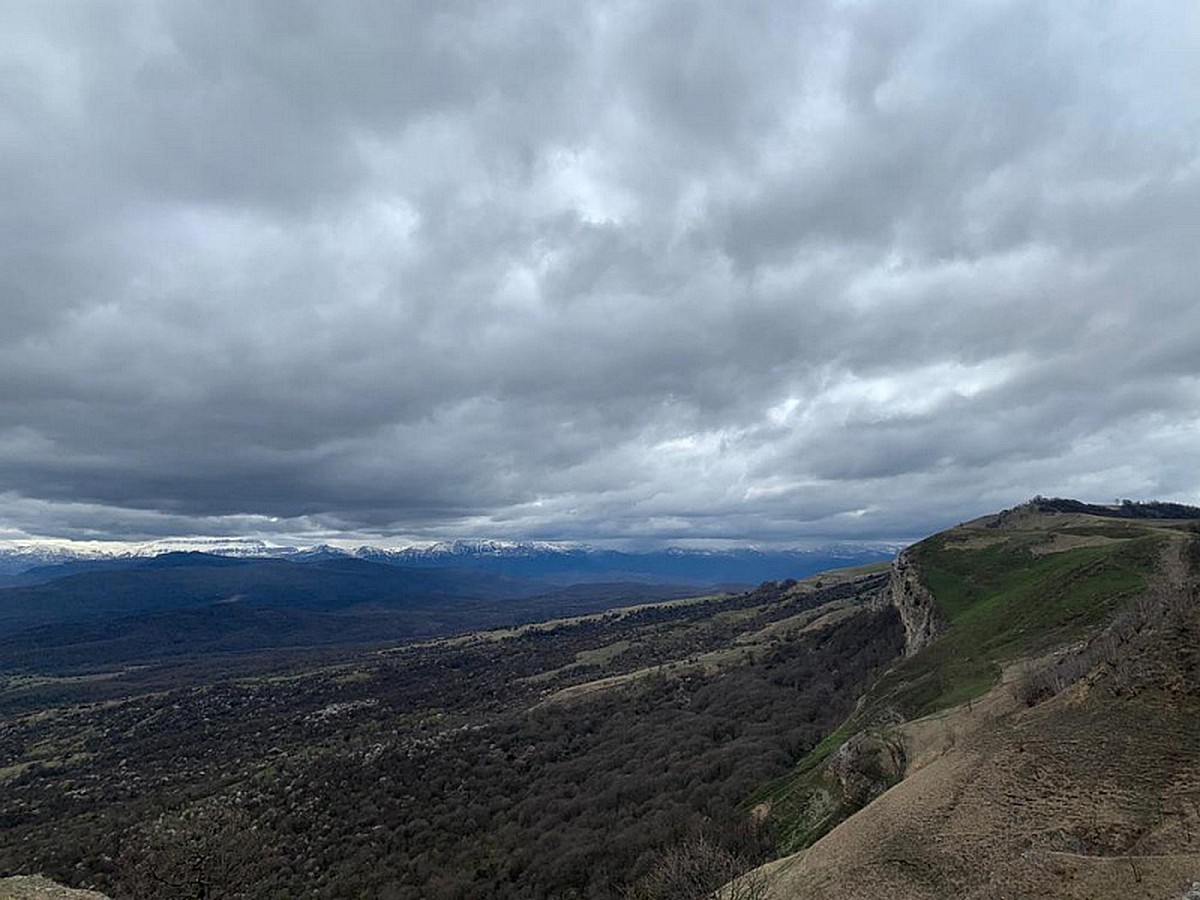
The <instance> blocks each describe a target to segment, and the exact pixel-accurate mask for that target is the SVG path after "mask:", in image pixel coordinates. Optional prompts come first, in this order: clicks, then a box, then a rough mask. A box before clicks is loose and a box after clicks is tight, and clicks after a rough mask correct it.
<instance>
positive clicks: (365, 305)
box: [0, 2, 1200, 542]
mask: <svg viewBox="0 0 1200 900" xmlns="http://www.w3.org/2000/svg"><path fill="white" fill-rule="evenodd" d="M548 9H550V8H548V7H546V5H545V4H533V3H520V2H501V3H488V4H482V3H467V2H461V3H440V4H388V3H373V2H361V3H338V4H329V3H315V2H314V3H310V4H293V5H291V6H289V8H288V9H287V11H286V14H284V11H283V8H282V7H280V6H279V5H278V4H272V3H247V4H236V5H233V6H214V5H213V4H209V3H201V2H194V3H188V2H172V3H125V2H122V3H110V4H103V3H83V2H79V3H74V4H72V3H68V4H56V5H54V6H48V5H44V4H27V3H17V2H5V3H0V17H2V21H3V23H4V25H5V32H6V34H8V35H9V40H7V41H6V42H5V48H4V49H2V50H0V73H3V77H0V147H2V148H3V152H2V153H0V192H2V195H3V196H4V197H5V198H7V199H6V200H5V202H4V203H3V204H0V229H2V230H3V234H4V236H5V237H4V240H3V242H0V314H2V315H3V320H4V323H5V327H4V328H3V329H2V330H0V536H2V535H3V534H16V535H19V534H56V535H65V536H76V537H106V536H107V537H124V536H128V537H150V536H156V535H158V534H169V533H180V532H192V533H222V534H224V533H232V532H238V531H247V530H249V531H256V532H260V533H270V532H271V531H278V532H280V533H301V532H302V533H308V532H312V533H316V532H322V533H329V532H336V531H339V530H344V531H347V532H352V533H356V534H367V535H370V534H379V535H388V534H393V533H405V534H426V535H430V536H454V535H466V534H471V535H487V536H497V537H538V538H572V539H603V538H645V539H666V540H669V539H673V538H697V537H714V538H718V537H719V538H744V539H750V540H760V541H767V540H770V541H785V542H786V541H799V540H804V539H818V538H828V537H839V538H841V537H864V538H875V537H902V536H907V535H915V534H920V533H921V532H922V531H924V530H927V529H928V528H932V527H937V526H940V525H942V524H945V523H946V522H947V521H948V520H952V519H953V518H955V517H958V516H960V515H965V514H968V513H971V512H975V511H983V510H987V509H989V508H992V507H995V506H998V505H1004V504H1008V503H1011V502H1014V501H1018V500H1020V499H1023V498H1024V497H1026V496H1028V495H1030V494H1032V493H1035V492H1044V493H1060V492H1061V493H1074V494H1079V495H1085V496H1087V497H1088V498H1089V499H1091V498H1097V499H1105V498H1109V497H1111V496H1117V495H1121V496H1139V497H1140V496H1151V495H1153V496H1161V497H1165V498H1171V499H1182V500H1192V501H1195V500H1196V499H1197V498H1198V497H1200V477H1198V476H1197V475H1196V474H1195V472H1194V467H1193V466H1191V465H1188V464H1187V460H1188V458H1189V454H1191V453H1192V452H1193V451H1194V448H1195V447H1196V446H1197V443H1198V442H1197V438H1198V437H1200V393H1198V392H1200V363H1197V360H1198V359H1200V312H1197V310H1196V303H1195V287H1194V284H1195V260H1196V258H1197V251H1200V224H1198V223H1200V218H1198V217H1197V215H1196V212H1195V211H1196V210H1197V209H1200V124H1198V120H1197V116H1196V114H1195V110H1196V109H1200V102H1198V101H1200V96H1198V94H1200V88H1198V87H1197V86H1198V85H1200V79H1197V78H1196V75H1197V74H1198V70H1200V63H1198V61H1197V53H1196V50H1195V46H1194V40H1193V39H1192V38H1191V36H1193V35H1194V34H1196V33H1197V26H1200V19H1198V17H1200V14H1198V13H1197V12H1196V11H1195V10H1194V9H1192V8H1190V7H1187V6H1184V5H1179V4H1168V3H1149V4H1146V3H1140V4H1132V3H1128V4H1126V3H1110V4H1104V5H1102V6H1099V7H1098V6H1097V5H1095V4H1085V3H1082V2H1081V3H1070V2H1065V3H1056V4H1053V5H1052V6H1049V7H1048V6H1046V5H1045V4H1038V3H1032V2H1026V3H1021V2H993V3H967V4H956V5H955V6H953V7H950V8H947V7H946V6H945V5H944V4H932V3H921V2H902V3H895V2H886V3H885V2H876V3H872V2H810V3H802V4H801V3H769V2H763V3H751V4H746V5H744V6H741V7H739V8H738V9H737V10H734V9H732V8H731V7H714V6H711V5H705V4H693V3H661V4H643V3H619V2H613V3H593V4H590V5H582V4H581V5H568V6H562V7H558V6H555V7H552V9H553V10H554V11H553V12H549V11H548Z"/></svg>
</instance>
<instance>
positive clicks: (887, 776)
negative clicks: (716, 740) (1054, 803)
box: [750, 510, 1186, 851]
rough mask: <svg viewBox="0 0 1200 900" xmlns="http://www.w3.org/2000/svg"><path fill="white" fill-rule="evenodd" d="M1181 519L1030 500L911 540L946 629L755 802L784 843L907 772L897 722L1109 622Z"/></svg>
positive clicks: (794, 843) (958, 698) (1175, 536)
mask: <svg viewBox="0 0 1200 900" xmlns="http://www.w3.org/2000/svg"><path fill="white" fill-rule="evenodd" d="M1181 526H1183V527H1185V528H1186V523H1179V522H1158V521H1146V520H1136V521H1132V520H1129V521H1127V520H1114V519H1112V518H1107V519H1101V518H1098V517H1093V516H1089V515H1079V514H1069V515H1062V514H1059V513H1057V512H1055V511H1051V512H1041V511H1038V510H1027V511H1024V512H1018V513H1017V514H1009V515H1001V516H995V517H988V518H987V519H984V520H980V521H978V522H972V523H968V524H966V525H963V526H960V527H958V528H955V529H952V530H950V531H948V532H944V533H942V534H938V535H935V536H933V537H930V538H928V539H926V540H925V541H922V542H921V543H919V544H917V545H915V546H914V547H912V548H910V550H909V551H908V553H909V557H910V558H911V559H912V561H913V562H914V564H915V565H916V567H917V570H918V571H919V573H920V576H921V579H922V581H923V582H924V584H925V586H926V587H927V588H928V589H929V590H930V591H931V592H932V594H933V598H934V601H935V603H936V606H937V611H938V614H939V617H940V620H941V623H942V624H941V633H940V635H939V637H938V639H937V640H935V641H934V642H933V643H932V644H931V645H930V646H927V647H925V648H924V649H923V650H921V651H920V652H918V653H916V654H915V655H912V656H909V657H907V658H905V659H904V660H902V661H901V662H900V663H898V664H897V665H896V666H894V667H893V668H892V669H891V670H889V671H888V672H887V673H886V674H885V675H884V676H883V677H882V678H880V679H879V680H878V681H877V682H876V683H875V684H874V685H873V686H872V687H871V688H870V690H869V691H868V693H867V695H866V696H865V697H864V698H863V699H862V701H861V702H860V704H859V706H858V708H857V709H856V710H855V712H854V714H853V715H852V716H851V717H850V718H849V719H848V720H847V721H846V722H845V723H843V724H842V726H841V727H840V728H839V729H837V730H836V731H835V732H834V733H833V734H831V735H829V736H828V737H827V738H826V739H825V740H824V741H822V742H821V743H820V744H819V745H818V746H817V747H816V748H814V750H813V751H812V752H811V753H810V754H808V756H806V757H805V758H804V759H803V760H801V761H800V763H799V764H798V765H797V767H796V768H795V770H794V771H793V772H792V773H790V774H789V775H788V776H786V777H784V778H782V779H780V780H778V781H776V782H774V783H772V784H769V785H767V786H765V787H764V788H762V789H761V790H760V791H758V792H757V793H756V794H755V796H754V797H753V798H752V799H751V801H750V805H751V806H757V805H760V804H766V805H767V806H769V808H770V809H771V814H770V821H771V823H772V827H773V828H774V829H775V831H776V832H777V834H778V837H779V841H780V846H781V847H782V848H783V849H784V850H785V851H794V850H798V849H801V848H803V847H806V846H808V845H809V844H811V843H812V842H813V841H815V840H817V839H818V838H820V837H821V836H822V835H824V834H825V833H826V832H828V831H829V829H831V828H832V827H834V826H835V825H837V824H838V823H839V822H841V821H842V820H843V819H845V818H846V817H847V816H848V815H850V814H852V813H853V812H854V811H855V810H857V809H859V808H861V807H862V806H863V805H865V804H866V803H867V802H869V801H870V800H871V799H873V798H874V797H875V796H877V795H878V794H879V793H881V792H882V791H883V790H886V789H887V788H888V787H890V786H891V785H892V784H895V783H896V782H897V781H898V780H899V779H900V778H901V777H902V774H903V770H904V760H903V758H899V757H902V755H903V751H902V749H901V748H898V747H896V746H894V744H895V742H894V741H893V740H891V739H890V738H889V735H888V730H889V727H890V726H892V725H894V724H895V723H897V722H902V721H909V720H912V719H915V718H918V717H921V716H927V715H929V714H931V713H935V712H938V711H940V710H944V709H947V708H949V707H953V706H957V705H959V704H963V703H969V702H971V701H973V700H974V699H975V698H978V697H980V696H982V695H983V694H984V693H986V692H987V691H988V690H989V689H991V688H992V687H993V686H994V685H995V684H996V683H997V682H998V680H999V678H1000V675H1001V672H1002V671H1003V668H1004V666H1005V665H1006V664H1009V663H1011V662H1012V661H1014V660H1017V659H1022V658H1026V657H1033V656H1038V655H1040V654H1044V653H1046V652H1047V651H1049V650H1051V649H1053V648H1055V647H1060V646H1063V645H1065V644H1068V643H1070V642H1072V641H1075V640H1079V639H1081V638H1083V637H1085V636H1087V635H1089V634H1094V633H1096V632H1097V631H1099V630H1100V629H1101V628H1102V627H1103V626H1104V625H1105V624H1106V623H1107V622H1108V621H1110V620H1111V619H1112V618H1113V616H1114V615H1115V614H1116V613H1117V612H1118V611H1119V610H1121V609H1123V608H1125V607H1126V606H1128V605H1129V604H1130V602H1131V601H1132V600H1133V598H1135V597H1137V596H1139V595H1140V594H1141V593H1142V592H1143V591H1144V590H1145V587H1146V584H1147V581H1148V579H1149V578H1150V577H1151V576H1152V574H1153V573H1154V572H1155V570H1156V568H1157V566H1158V565H1159V560H1160V559H1161V557H1162V554H1163V552H1164V548H1165V547H1166V546H1167V545H1168V544H1170V543H1171V542H1172V541H1177V540H1179V539H1180V538H1181V531H1180V527H1181ZM856 735H857V736H858V737H857V738H856V740H855V741H854V742H853V743H852V744H851V746H850V747H848V748H846V749H845V750H842V751H841V758H837V757H835V753H836V752H838V751H839V748H842V747H843V745H845V744H846V742H847V741H849V740H850V739H851V738H854V737H855V736H856ZM898 755H899V757H898Z"/></svg>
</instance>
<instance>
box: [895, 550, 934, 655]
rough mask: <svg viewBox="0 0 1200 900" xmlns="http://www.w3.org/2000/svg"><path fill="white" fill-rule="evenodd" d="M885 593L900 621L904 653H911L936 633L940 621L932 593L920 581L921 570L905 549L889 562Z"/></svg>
mask: <svg viewBox="0 0 1200 900" xmlns="http://www.w3.org/2000/svg"><path fill="white" fill-rule="evenodd" d="M887 593H888V598H889V600H890V602H891V604H892V605H893V606H894V607H896V610H897V611H898V612H899V613H900V621H901V622H903V623H904V655H905V656H912V655H913V654H914V653H916V652H917V651H918V650H920V649H921V648H922V647H925V646H926V645H928V644H929V643H930V642H931V641H932V640H933V639H934V637H936V636H937V634H938V632H939V631H941V627H942V621H941V617H940V616H939V614H938V610H937V604H935V603H934V601H933V594H932V593H930V591H929V588H927V587H925V585H924V583H923V582H922V581H921V573H920V572H919V571H918V570H917V566H916V563H915V562H914V561H913V559H912V557H911V556H910V555H909V552H908V551H907V550H904V551H901V553H900V555H899V556H897V557H896V561H895V562H894V563H892V572H891V578H890V580H889V582H888V591H887Z"/></svg>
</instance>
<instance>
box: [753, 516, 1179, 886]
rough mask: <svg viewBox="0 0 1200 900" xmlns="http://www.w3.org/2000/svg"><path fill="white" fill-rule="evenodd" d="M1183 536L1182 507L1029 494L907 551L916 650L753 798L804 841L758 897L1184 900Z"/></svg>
mask: <svg viewBox="0 0 1200 900" xmlns="http://www.w3.org/2000/svg"><path fill="white" fill-rule="evenodd" d="M1198 547H1200V539H1198V538H1197V536H1196V534H1195V523H1193V522H1188V521H1180V520H1149V519H1140V518H1137V517H1135V516H1126V517H1122V518H1119V519H1118V518H1116V517H1112V516H1096V515H1093V514H1090V513H1087V512H1085V513H1079V512H1076V511H1074V510H1067V511H1059V510H1056V509H1053V508H1051V509H1046V508H1041V507H1039V506H1038V505H1036V504H1031V505H1028V506H1026V507H1022V508H1018V509H1017V510H1013V511H1009V512H1007V513H1004V514H1001V515H998V516H992V517H987V518H985V519H981V520H978V521H976V522H971V523H968V524H966V525H964V526H960V527H959V528H956V529H953V530H951V531H949V532H946V533H943V534H941V535H936V536H934V537H933V538H930V539H928V540H926V541H923V542H922V543H921V544H918V545H916V546H915V547H913V548H911V550H910V551H909V552H908V553H907V554H906V555H905V556H904V558H903V559H902V560H901V564H900V566H898V567H897V570H896V571H894V573H893V579H892V590H891V592H890V593H891V596H890V598H889V599H890V600H891V601H892V602H894V603H895V604H896V605H897V606H898V608H900V610H901V616H902V619H903V621H904V622H905V624H906V626H907V625H910V623H911V624H912V627H910V628H909V629H908V638H909V642H910V650H911V652H910V654H909V655H908V656H906V658H905V659H904V660H903V661H902V662H900V663H899V664H897V665H896V666H894V667H893V668H892V669H891V670H890V671H889V672H888V673H887V674H886V675H884V676H883V677H882V678H881V679H880V680H879V681H878V682H877V683H876V684H875V685H874V686H873V687H872V688H871V690H870V691H869V692H868V694H867V695H866V697H864V699H863V700H862V701H861V702H860V704H859V707H858V709H857V710H856V712H855V713H854V715H853V716H851V718H850V720H849V721H848V722H847V723H845V724H844V725H843V726H842V728H841V729H839V730H838V732H836V733H835V734H834V735H833V736H831V737H830V738H829V739H827V740H826V741H825V742H824V743H823V744H822V745H821V746H819V747H818V748H817V749H816V750H815V751H814V752H813V753H812V754H810V755H809V757H808V758H807V759H805V760H804V761H802V763H801V764H800V765H799V766H798V767H797V770H796V771H795V772H793V773H792V775H790V776H788V777H787V778H785V779H783V780H781V781H779V782H776V783H775V784H773V785H771V786H769V788H767V789H766V790H764V791H763V792H761V794H760V796H759V797H758V798H756V799H757V800H758V802H759V803H760V804H764V805H766V806H767V807H768V808H769V809H770V810H771V812H770V819H769V820H770V821H771V822H772V823H773V826H774V828H775V829H776V831H777V833H778V834H779V835H781V837H782V840H783V843H784V847H785V849H788V848H791V849H793V850H796V851H798V852H795V853H793V854H792V855H791V856H788V857H786V858H784V859H782V860H780V861H778V862H776V863H773V864H770V865H769V866H768V867H766V868H765V869H763V870H762V871H761V873H760V874H764V875H767V876H768V880H769V884H770V893H769V896H771V897H774V898H792V897H804V898H814V897H830V898H855V897H863V898H866V897H872V898H875V897H879V896H889V897H901V898H935V897H966V898H985V897H987V898H991V897H1046V898H1050V897H1080V898H1083V897H1088V898H1097V897H1101V898H1102V897H1112V898H1131V897H1147V898H1149V897H1182V896H1183V895H1184V893H1185V892H1186V891H1187V890H1189V888H1190V886H1191V884H1192V882H1193V881H1196V880H1200V724H1198V723H1200V650H1198V649H1197V648H1198V646H1200V608H1198V606H1197V602H1196V583H1197V572H1198V571H1200V549H1198ZM929 600H932V602H933V604H934V608H933V609H932V610H926V611H927V612H928V615H924V616H922V615H916V614H915V609H908V610H907V611H906V610H905V607H906V606H908V607H913V606H914V605H915V607H920V606H921V605H922V604H923V603H926V602H928V601H929ZM906 612H907V613H910V614H906ZM856 811H857V812H856Z"/></svg>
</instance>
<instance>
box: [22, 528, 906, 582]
mask: <svg viewBox="0 0 1200 900" xmlns="http://www.w3.org/2000/svg"><path fill="white" fill-rule="evenodd" d="M896 549H897V548H896V547H894V546H891V545H884V544H880V545H870V546H860V545H834V546H828V547H823V548H819V549H815V550H799V549H792V550H761V549H756V548H736V549H720V550H713V549H691V548H679V547H672V548H666V549H663V550H655V551H643V552H628V551H619V550H608V549H599V548H595V547H590V546H587V545H583V544H568V543H552V542H545V541H497V540H457V541H445V542H439V543H429V544H419V545H411V546H405V547H377V546H371V545H362V546H358V547H350V548H347V547H337V546H333V545H330V544H316V545H313V546H305V547H300V546H293V545H282V544H273V543H270V542H267V541H263V540H259V539H256V538H172V539H167V540H158V541H151V542H147V543H143V544H136V545H118V546H115V547H114V546H113V545H108V546H105V545H88V544H76V545H72V544H65V543H63V544H54V543H42V542H35V541H26V542H15V543H10V544H8V545H0V579H2V580H3V581H4V582H7V583H9V584H13V583H19V582H21V583H27V582H29V581H30V580H44V579H46V578H56V577H61V576H63V575H69V574H75V573H77V572H82V571H87V570H90V569H94V568H125V567H130V566H136V565H138V564H139V563H140V561H142V560H146V559H150V558H154V557H159V556H163V555H164V554H179V553H200V554H206V555H209V556H221V557H229V558H237V559H246V560H252V559H282V560H287V561H290V562H295V563H318V562H324V561H329V560H336V559H359V560H363V561H366V562H373V563H380V564H385V565H391V566H406V567H414V568H461V569H471V570H476V571H488V572H495V573H497V574H503V575H511V576H520V577H526V578H540V579H546V580H548V581H551V582H554V583H559V584H562V583H568V582H596V581H669V582H689V583H696V584H716V583H722V582H724V583H746V584H748V583H757V582H759V581H763V580H770V579H781V578H788V577H797V578H798V577H804V576H805V575H809V574H813V573H814V572H818V571H821V570H823V569H829V568H836V567H839V566H847V565H857V564H860V563H865V562H873V561H877V560H882V559H886V558H889V557H890V556H892V555H893V554H894V553H895V551H896Z"/></svg>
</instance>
